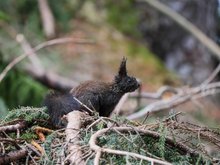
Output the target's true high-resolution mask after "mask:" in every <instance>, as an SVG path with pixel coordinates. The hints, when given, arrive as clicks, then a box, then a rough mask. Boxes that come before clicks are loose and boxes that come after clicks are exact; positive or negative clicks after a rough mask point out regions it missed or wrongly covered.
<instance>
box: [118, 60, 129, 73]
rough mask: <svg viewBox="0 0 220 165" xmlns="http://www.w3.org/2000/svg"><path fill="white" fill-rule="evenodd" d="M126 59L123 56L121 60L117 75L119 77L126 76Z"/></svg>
mask: <svg viewBox="0 0 220 165" xmlns="http://www.w3.org/2000/svg"><path fill="white" fill-rule="evenodd" d="M126 61H127V59H126V58H125V57H123V59H122V61H121V65H120V68H119V71H118V75H119V76H120V77H125V76H127V69H126Z"/></svg>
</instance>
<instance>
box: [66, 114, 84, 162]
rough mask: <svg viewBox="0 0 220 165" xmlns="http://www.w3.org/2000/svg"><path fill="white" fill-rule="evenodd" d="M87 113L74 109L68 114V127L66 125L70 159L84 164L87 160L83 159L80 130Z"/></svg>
mask: <svg viewBox="0 0 220 165" xmlns="http://www.w3.org/2000/svg"><path fill="white" fill-rule="evenodd" d="M83 116H85V113H83V112H80V111H72V112H70V113H68V114H67V115H66V117H67V121H68V124H67V127H66V141H67V143H68V151H69V155H68V156H67V157H68V160H69V161H70V162H71V164H77V165H84V164H85V162H84V160H83V159H82V151H81V147H80V145H79V138H80V135H79V131H80V128H81V127H82V123H81V121H82V119H83Z"/></svg>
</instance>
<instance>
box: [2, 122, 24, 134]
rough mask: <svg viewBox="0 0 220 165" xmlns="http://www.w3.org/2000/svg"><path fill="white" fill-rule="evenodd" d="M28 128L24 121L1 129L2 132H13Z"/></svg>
mask: <svg viewBox="0 0 220 165" xmlns="http://www.w3.org/2000/svg"><path fill="white" fill-rule="evenodd" d="M25 127H26V122H25V121H22V122H19V123H17V124H13V125H5V126H1V127H0V132H13V131H17V130H18V129H23V128H25Z"/></svg>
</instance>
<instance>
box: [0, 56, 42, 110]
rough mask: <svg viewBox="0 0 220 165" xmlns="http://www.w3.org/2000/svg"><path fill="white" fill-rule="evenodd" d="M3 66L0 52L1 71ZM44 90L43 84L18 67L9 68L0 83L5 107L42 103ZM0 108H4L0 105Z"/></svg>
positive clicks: (0, 92) (0, 93)
mask: <svg viewBox="0 0 220 165" xmlns="http://www.w3.org/2000/svg"><path fill="white" fill-rule="evenodd" d="M5 66H6V63H5V62H3V60H2V55H1V54H0V70H1V71H2V70H3V69H4V68H5ZM45 92H46V88H45V87H44V86H42V85H41V84H39V83H38V82H36V81H34V80H33V79H32V78H30V77H29V76H27V75H26V74H25V73H23V72H22V71H20V70H18V69H13V70H11V71H10V72H9V73H8V74H7V75H6V77H5V78H4V79H3V81H2V82H1V85H0V97H1V98H2V99H3V100H4V102H5V103H4V104H5V105H6V107H7V108H14V107H18V106H20V105H21V106H39V105H41V104H42V99H43V97H44V94H45ZM3 100H2V101H3ZM4 104H3V105H4ZM0 105H2V104H0ZM0 108H1V109H4V106H0ZM1 111H2V110H1Z"/></svg>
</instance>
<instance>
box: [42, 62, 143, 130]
mask: <svg viewBox="0 0 220 165" xmlns="http://www.w3.org/2000/svg"><path fill="white" fill-rule="evenodd" d="M139 86H140V84H139V83H138V81H137V80H136V78H134V77H131V76H128V75H127V69H126V59H125V58H123V59H122V61H121V65H120V67H119V71H118V74H117V75H116V76H115V78H114V80H113V81H112V82H109V83H105V82H98V81H86V82H84V83H82V84H80V85H79V86H77V87H76V88H73V89H72V90H71V91H70V92H69V93H60V92H51V93H49V94H48V95H47V96H46V97H45V100H44V104H45V106H46V107H47V109H48V113H49V116H50V118H51V122H52V124H53V125H54V126H55V127H64V126H65V125H64V124H63V123H62V120H61V119H62V117H63V115H65V114H67V113H69V112H71V111H73V110H79V111H87V112H89V111H88V109H86V108H85V107H84V106H82V105H81V104H80V103H79V102H78V101H77V100H75V99H74V97H75V98H77V99H78V100H79V101H80V102H82V103H83V104H84V105H86V106H87V107H89V108H90V109H92V110H95V111H97V112H98V113H99V115H100V116H105V117H108V116H109V115H110V114H111V112H112V111H113V110H114V108H115V106H116V105H117V103H118V102H119V100H120V99H121V97H122V96H123V95H124V94H125V93H128V92H133V91H135V90H136V89H137V88H138V87H139Z"/></svg>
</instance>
